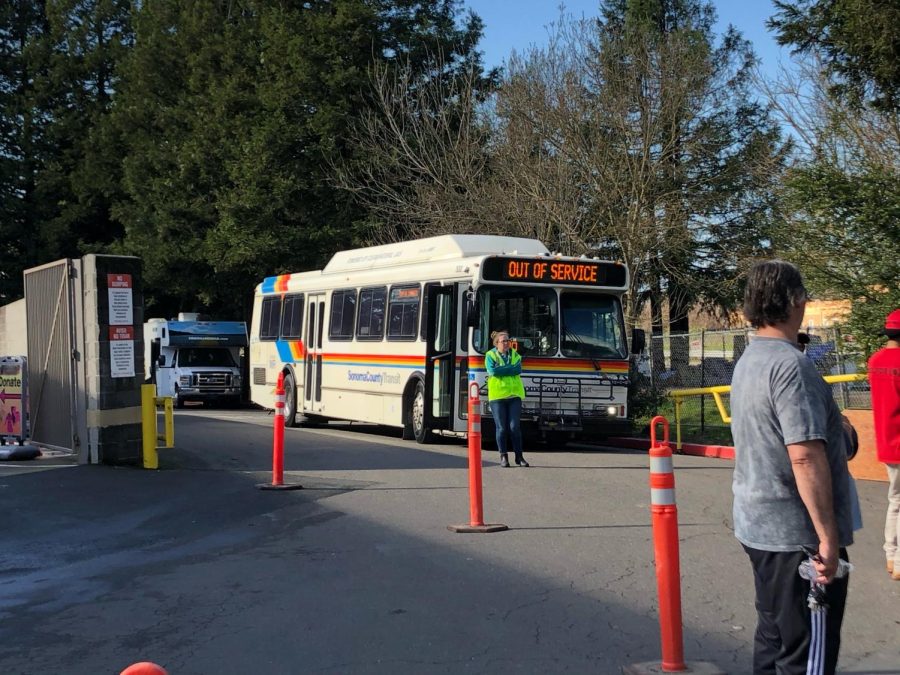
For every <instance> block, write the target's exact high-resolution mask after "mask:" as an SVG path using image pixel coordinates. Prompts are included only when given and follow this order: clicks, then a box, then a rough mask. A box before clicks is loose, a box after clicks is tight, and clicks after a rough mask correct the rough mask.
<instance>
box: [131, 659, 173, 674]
mask: <svg viewBox="0 0 900 675" xmlns="http://www.w3.org/2000/svg"><path fill="white" fill-rule="evenodd" d="M120 675H169V672H168V671H167V670H166V669H165V668H163V667H162V666H158V665H156V664H155V663H151V662H150V661H141V662H140V663H132V664H131V665H130V666H128V667H127V668H126V669H125V670H123V671H122V672H121V673H120Z"/></svg>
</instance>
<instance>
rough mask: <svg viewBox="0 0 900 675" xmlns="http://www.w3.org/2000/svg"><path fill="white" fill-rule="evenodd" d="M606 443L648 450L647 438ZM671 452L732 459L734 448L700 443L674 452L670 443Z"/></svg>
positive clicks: (683, 444) (611, 439)
mask: <svg viewBox="0 0 900 675" xmlns="http://www.w3.org/2000/svg"><path fill="white" fill-rule="evenodd" d="M606 440H607V442H608V443H609V444H611V445H617V446H619V447H622V448H632V449H635V450H649V449H650V439H649V438H608V439H606ZM669 445H670V446H672V452H674V453H676V454H679V455H694V456H696V457H712V458H714V459H734V448H733V447H732V446H730V445H703V444H701V443H682V444H681V450H675V444H674V443H672V442H670V443H669Z"/></svg>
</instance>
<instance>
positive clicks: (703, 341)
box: [700, 328, 706, 433]
mask: <svg viewBox="0 0 900 675" xmlns="http://www.w3.org/2000/svg"><path fill="white" fill-rule="evenodd" d="M705 386H706V329H705V328H701V329H700V387H701V389H702V388H703V387H705ZM704 431H706V396H701V397H700V433H703V432H704Z"/></svg>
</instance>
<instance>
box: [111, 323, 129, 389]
mask: <svg viewBox="0 0 900 675" xmlns="http://www.w3.org/2000/svg"><path fill="white" fill-rule="evenodd" d="M109 360H110V369H109V374H110V377H134V326H110V327H109Z"/></svg>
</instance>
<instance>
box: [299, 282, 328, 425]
mask: <svg viewBox="0 0 900 675" xmlns="http://www.w3.org/2000/svg"><path fill="white" fill-rule="evenodd" d="M306 317H307V319H306V358H305V359H304V362H303V405H302V410H303V412H307V413H318V412H321V411H322V336H323V333H324V328H325V327H324V325H323V324H324V322H325V296H324V295H310V296H309V299H308V302H307V307H306Z"/></svg>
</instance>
